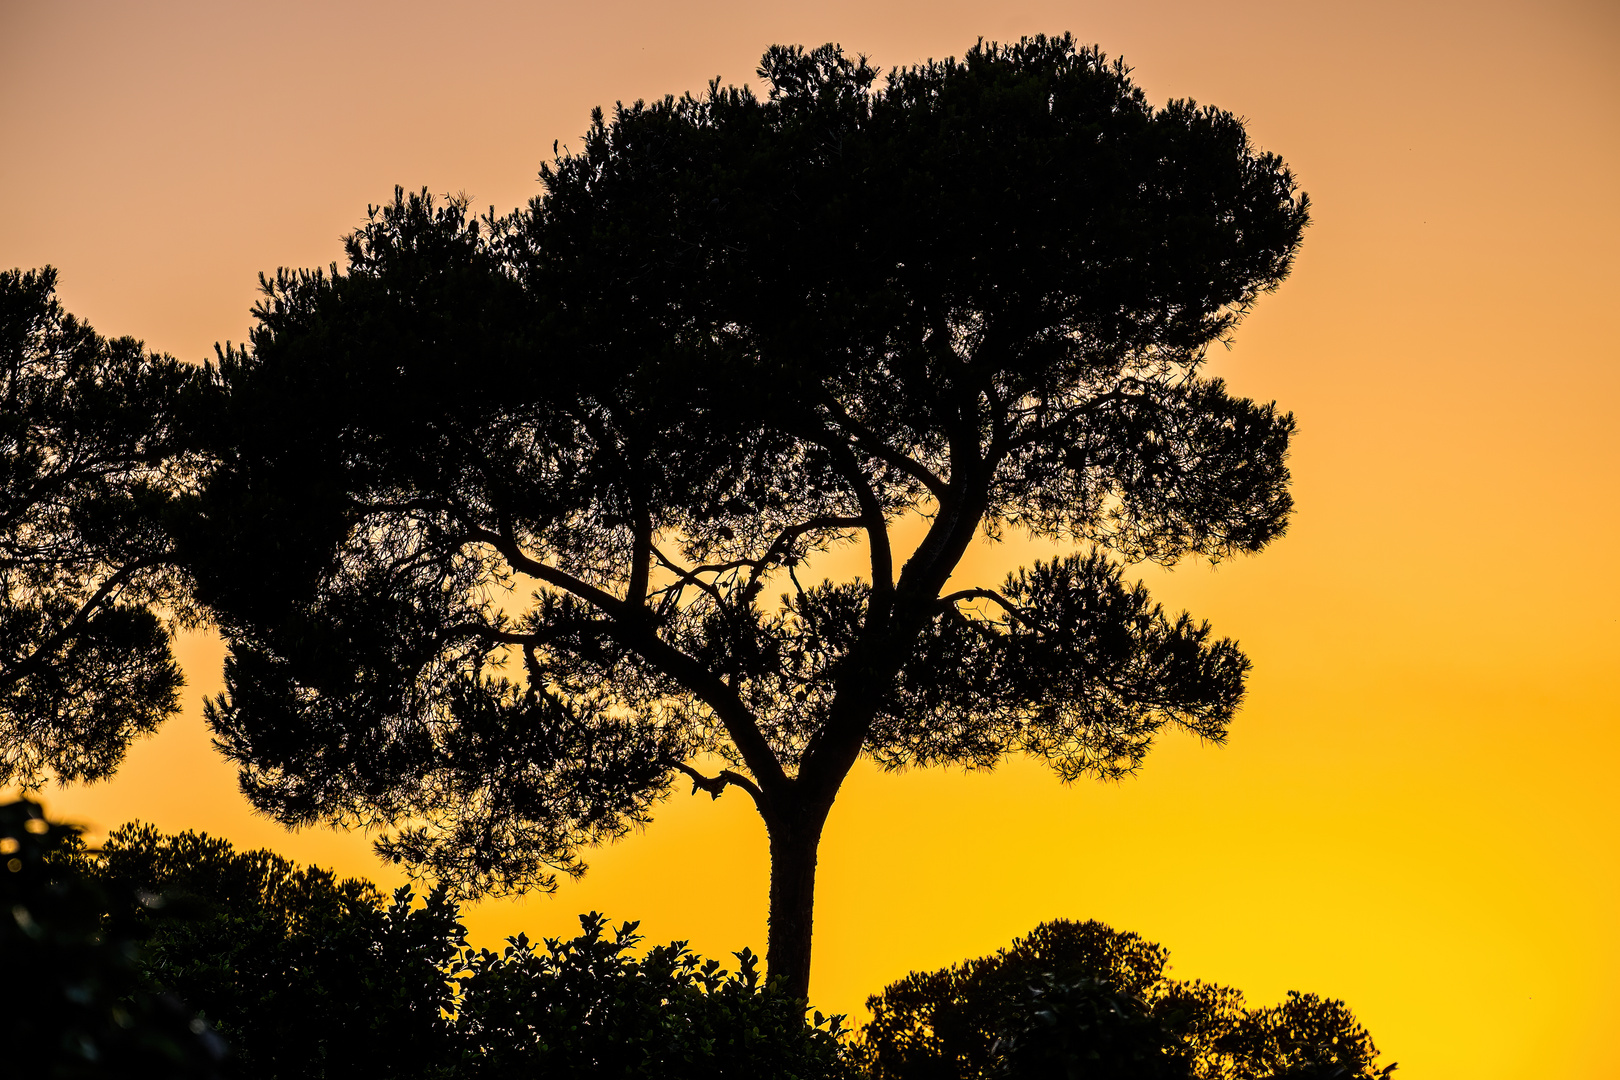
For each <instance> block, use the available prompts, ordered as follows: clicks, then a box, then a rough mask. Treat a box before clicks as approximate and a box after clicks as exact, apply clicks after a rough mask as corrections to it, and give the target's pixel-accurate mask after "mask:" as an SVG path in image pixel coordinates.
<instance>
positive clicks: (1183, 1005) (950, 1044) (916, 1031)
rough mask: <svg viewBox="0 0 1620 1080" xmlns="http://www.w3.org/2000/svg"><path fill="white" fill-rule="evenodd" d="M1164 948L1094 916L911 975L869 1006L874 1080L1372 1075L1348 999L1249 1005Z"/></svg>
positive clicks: (868, 1060)
mask: <svg viewBox="0 0 1620 1080" xmlns="http://www.w3.org/2000/svg"><path fill="white" fill-rule="evenodd" d="M1167 962H1168V952H1167V950H1165V949H1164V948H1163V947H1162V946H1159V945H1155V944H1153V943H1152V942H1148V941H1144V940H1143V939H1142V938H1141V937H1139V936H1137V935H1136V934H1131V933H1124V932H1120V931H1116V930H1112V929H1110V928H1109V927H1107V926H1105V925H1103V924H1102V923H1099V922H1094V921H1093V922H1084V923H1075V922H1070V921H1067V920H1059V921H1055V922H1049V923H1042V924H1041V925H1040V926H1038V927H1036V928H1035V929H1034V930H1033V931H1031V932H1030V933H1029V934H1028V935H1027V936H1025V937H1022V938H1018V939H1016V940H1015V941H1013V943H1012V944H1011V945H1010V946H1008V947H1007V948H1005V949H1002V950H999V951H998V952H995V953H993V954H991V955H989V956H984V957H980V958H978V959H974V960H967V961H964V962H962V963H960V964H957V965H955V966H954V967H949V968H943V969H941V970H939V971H931V972H913V973H912V974H910V975H908V976H906V977H905V978H904V979H901V980H899V981H898V982H895V983H893V984H891V985H889V986H888V987H886V988H885V989H884V990H883V991H882V992H881V993H879V994H874V995H873V996H872V997H871V998H869V999H868V1001H867V1007H868V1008H870V1009H871V1011H872V1020H871V1022H869V1023H868V1024H867V1025H866V1026H865V1027H864V1028H863V1029H862V1030H861V1037H860V1040H859V1044H858V1047H857V1050H858V1055H859V1057H860V1058H861V1060H862V1061H863V1063H864V1065H865V1067H866V1069H867V1071H868V1072H869V1075H870V1076H871V1077H872V1080H982V1078H990V1077H996V1078H1008V1080H1011V1078H1017V1080H1024V1078H1035V1077H1040V1078H1043V1080H1044V1078H1063V1077H1096V1078H1102V1077H1119V1078H1122V1080H1123V1078H1136V1077H1140V1078H1143V1080H1152V1078H1161V1077H1162V1078H1167V1080H1169V1078H1175V1080H1181V1078H1185V1080H1282V1078H1285V1077H1287V1078H1291V1080H1304V1078H1306V1077H1312V1078H1318V1077H1319V1078H1322V1080H1326V1078H1329V1077H1332V1078H1335V1080H1376V1078H1382V1077H1387V1076H1388V1075H1389V1074H1390V1073H1391V1072H1393V1071H1394V1069H1395V1066H1394V1065H1390V1066H1387V1067H1384V1068H1378V1067H1377V1065H1376V1062H1377V1058H1378V1050H1377V1048H1376V1047H1375V1046H1374V1045H1373V1041H1372V1037H1371V1036H1370V1035H1369V1034H1368V1033H1367V1030H1366V1029H1365V1028H1364V1027H1362V1026H1361V1024H1359V1023H1358V1022H1357V1021H1356V1019H1355V1016H1354V1015H1353V1014H1352V1013H1351V1012H1350V1010H1349V1009H1348V1008H1347V1007H1346V1006H1345V1004H1344V1002H1342V1001H1335V1000H1331V999H1323V998H1320V997H1317V996H1316V995H1314V994H1300V993H1295V992H1290V993H1289V995H1288V998H1287V1000H1285V1001H1284V1002H1283V1003H1282V1004H1281V1005H1278V1006H1273V1007H1269V1008H1259V1009H1250V1008H1247V1007H1246V1006H1245V1005H1244V1001H1243V995H1242V993H1240V992H1239V991H1237V990H1235V989H1232V988H1230V987H1225V986H1220V985H1216V984H1212V983H1204V982H1196V981H1195V982H1181V981H1176V980H1172V979H1170V978H1168V977H1167V976H1166V974H1165V971H1166V967H1167Z"/></svg>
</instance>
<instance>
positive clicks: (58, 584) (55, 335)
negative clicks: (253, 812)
mask: <svg viewBox="0 0 1620 1080" xmlns="http://www.w3.org/2000/svg"><path fill="white" fill-rule="evenodd" d="M55 291H56V272H55V271H54V270H52V269H51V268H49V267H46V268H45V269H43V270H31V271H28V272H26V273H24V272H22V271H20V270H7V271H4V272H0V785H20V786H22V787H24V788H34V787H38V786H39V785H40V784H41V783H42V782H44V781H45V780H46V779H48V778H50V777H52V776H54V777H55V778H57V779H59V780H61V781H64V782H66V781H71V780H97V779H101V778H103V777H106V776H108V775H110V774H111V773H112V772H113V770H114V769H116V768H117V766H118V764H119V762H120V761H122V760H123V757H124V752H125V750H126V749H127V748H128V746H129V743H130V741H131V740H132V739H134V738H136V737H138V736H140V735H144V734H147V733H149V732H151V731H152V730H153V729H154V728H156V727H157V725H158V724H159V723H161V722H162V721H163V719H164V718H166V717H167V716H169V715H171V714H172V713H174V712H175V711H176V709H177V708H178V707H179V705H178V695H179V689H180V685H181V677H180V669H179V667H178V666H177V665H176V663H175V661H174V657H173V655H172V654H171V652H170V648H169V634H168V630H167V629H166V627H165V626H164V624H163V622H162V620H161V619H160V617H159V613H158V610H157V609H156V608H155V607H154V605H161V604H165V603H166V604H168V605H169V607H170V612H171V614H172V613H174V612H175V611H176V610H178V609H177V608H176V607H175V605H176V603H177V602H183V599H184V594H183V593H182V592H181V590H180V587H179V586H180V582H179V581H177V579H176V575H175V569H174V566H173V559H172V554H173V553H172V548H171V543H170V540H169V537H168V535H167V533H166V532H165V530H164V528H163V524H162V522H163V520H164V518H165V517H166V515H167V511H168V508H169V506H170V504H171V501H172V499H173V497H174V495H175V494H176V492H177V491H178V490H179V489H180V487H181V486H183V485H184V483H185V481H186V479H187V477H188V475H190V474H189V468H188V463H187V460H186V457H185V455H184V454H183V453H182V452H181V451H180V449H179V443H178V440H179V432H178V430H177V424H176V421H177V413H178V411H179V409H180V405H181V402H182V401H183V400H184V395H183V394H182V392H181V391H182V388H183V387H184V386H185V384H186V383H187V382H188V381H190V380H191V379H193V377H194V376H193V374H191V373H188V371H187V369H186V368H185V367H184V366H183V365H181V364H179V363H178V362H177V361H175V360H174V359H172V358H171V357H167V356H158V355H153V354H151V353H149V352H147V351H146V350H145V349H144V348H143V347H142V346H141V343H140V342H138V341H135V340H134V339H132V338H117V339H113V340H108V339H106V338H103V337H101V336H99V335H98V334H96V333H95V331H93V330H92V329H91V328H90V327H89V326H88V325H86V324H84V323H82V322H79V321H78V320H76V319H75V318H74V317H73V316H71V315H69V314H67V313H65V312H64V311H63V310H62V306H61V304H60V303H58V301H57V299H56V292H55ZM192 464H194V463H192ZM181 608H183V603H181Z"/></svg>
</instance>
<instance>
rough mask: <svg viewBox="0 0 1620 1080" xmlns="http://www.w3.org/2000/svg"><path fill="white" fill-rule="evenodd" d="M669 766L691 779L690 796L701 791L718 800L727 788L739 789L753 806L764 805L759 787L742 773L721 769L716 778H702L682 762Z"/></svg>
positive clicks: (674, 762)
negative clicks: (749, 799) (750, 799)
mask: <svg viewBox="0 0 1620 1080" xmlns="http://www.w3.org/2000/svg"><path fill="white" fill-rule="evenodd" d="M669 764H670V765H672V766H674V767H675V768H676V769H678V770H679V771H681V772H683V773H685V774H686V775H687V776H688V777H690V778H691V780H692V794H694V795H696V794H697V793H698V792H699V791H700V790H701V791H707V792H708V793H709V798H711V799H718V798H719V797H720V793H721V792H723V791H725V790H726V788H727V787H728V786H730V787H739V788H742V789H743V790H744V791H746V792H748V794H749V797H751V798H752V799H753V800H754V805H755V806H759V807H763V806H764V805H765V804H764V802H763V800H764V798H765V793H764V792H763V791H761V790H759V785H757V784H755V783H754V782H753V781H752V780H750V779H748V777H746V776H744V775H743V774H742V773H739V772H733V771H732V770H730V769H722V770H721V771H720V775H718V776H704V775H703V774H702V773H700V772H698V771H697V770H696V769H694V768H692V766H690V765H688V764H686V762H684V761H671V762H670V763H669Z"/></svg>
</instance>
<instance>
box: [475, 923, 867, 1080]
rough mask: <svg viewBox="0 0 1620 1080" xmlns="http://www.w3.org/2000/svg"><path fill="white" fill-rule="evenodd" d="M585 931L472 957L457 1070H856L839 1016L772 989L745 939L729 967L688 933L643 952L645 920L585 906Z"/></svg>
mask: <svg viewBox="0 0 1620 1080" xmlns="http://www.w3.org/2000/svg"><path fill="white" fill-rule="evenodd" d="M580 925H581V927H582V929H583V932H582V933H581V934H580V935H579V936H578V937H576V938H574V939H572V940H570V941H561V940H555V939H548V940H547V941H545V942H544V943H543V947H541V948H536V947H535V946H534V945H533V944H532V943H531V942H529V941H528V940H527V939H526V938H524V937H521V936H520V937H518V938H515V939H513V940H512V942H511V943H510V944H509V945H508V946H507V948H506V949H505V951H504V952H502V953H501V954H500V955H496V954H494V953H490V952H484V953H481V954H479V955H477V956H475V957H472V958H470V964H469V966H468V968H467V978H466V980H465V982H464V983H463V993H462V999H461V1004H460V1012H459V1014H458V1017H457V1026H458V1032H459V1034H460V1036H461V1038H462V1039H463V1041H464V1046H465V1050H464V1052H463V1058H462V1062H461V1065H460V1066H459V1068H458V1070H457V1073H456V1075H457V1076H458V1077H460V1076H466V1077H469V1078H484V1077H489V1078H497V1077H507V1076H627V1077H628V1076H638V1077H639V1076H645V1077H665V1078H669V1080H686V1078H691V1080H700V1078H708V1077H715V1078H728V1077H734V1078H736V1080H752V1078H755V1077H773V1078H780V1080H812V1078H829V1080H830V1078H835V1077H853V1076H854V1075H855V1073H854V1072H853V1071H852V1070H851V1068H850V1066H849V1065H848V1063H847V1062H846V1061H845V1055H844V1052H843V1047H842V1046H841V1044H840V1042H839V1038H840V1034H841V1031H842V1028H841V1018H839V1017H833V1018H831V1019H828V1018H824V1017H823V1016H822V1015H821V1014H820V1013H816V1014H815V1016H814V1019H813V1023H808V1024H807V1023H806V1022H805V1018H804V1008H803V1005H802V1004H801V1003H800V1002H798V1001H795V1000H794V999H792V998H789V997H786V996H783V995H781V994H777V993H773V992H770V991H768V990H767V989H766V988H765V986H764V983H763V981H762V980H761V978H760V970H759V958H758V957H757V956H755V955H754V954H753V953H751V952H750V951H749V950H747V949H744V950H743V951H742V952H739V953H737V954H736V956H737V961H738V967H737V970H736V971H735V972H728V971H727V970H725V969H724V968H722V967H720V964H719V962H718V961H715V960H707V961H705V960H703V959H702V958H700V957H698V956H696V955H694V954H693V953H692V952H691V951H690V950H688V949H687V948H686V943H685V942H679V941H677V942H673V943H671V944H669V945H663V946H657V947H655V948H652V949H649V950H648V951H647V952H646V954H645V955H643V956H639V957H638V956H635V955H634V954H633V953H632V952H631V949H632V948H633V947H634V946H635V945H637V944H638V943H639V942H640V941H641V938H640V937H639V936H637V935H636V933H635V930H636V926H637V924H636V923H625V924H623V925H621V926H620V927H619V928H618V929H617V930H614V931H613V932H612V933H611V935H610V934H608V933H607V920H606V919H605V918H603V917H602V916H600V915H598V914H596V913H594V912H593V913H592V914H590V915H582V916H580Z"/></svg>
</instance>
